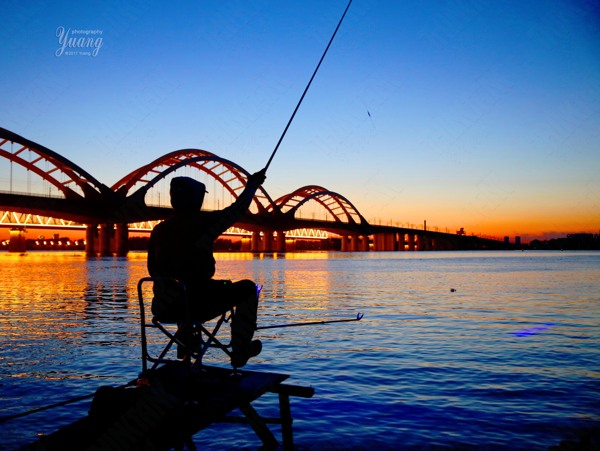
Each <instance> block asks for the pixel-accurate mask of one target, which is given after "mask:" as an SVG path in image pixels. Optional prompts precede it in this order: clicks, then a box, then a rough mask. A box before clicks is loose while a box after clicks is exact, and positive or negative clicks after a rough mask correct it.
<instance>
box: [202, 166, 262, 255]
mask: <svg viewBox="0 0 600 451" xmlns="http://www.w3.org/2000/svg"><path fill="white" fill-rule="evenodd" d="M265 179H266V169H262V170H260V171H258V172H256V173H254V174H252V175H251V176H250V177H248V181H247V182H246V187H245V188H244V191H242V193H241V194H240V195H239V196H238V198H237V199H236V201H235V202H234V203H232V204H231V205H230V206H229V207H227V208H224V209H223V210H221V211H218V212H215V213H214V214H212V215H211V216H210V220H211V223H210V225H209V226H208V229H207V230H208V233H207V235H206V236H204V237H201V238H200V240H198V242H197V243H196V245H197V246H200V247H205V246H206V244H207V241H208V240H210V243H211V244H212V242H214V240H216V239H217V238H218V237H219V236H220V235H221V234H222V233H223V232H225V231H226V230H227V229H228V228H229V227H231V226H232V225H233V224H235V222H236V221H237V220H238V219H239V218H240V216H242V215H243V214H244V213H245V212H246V211H247V210H248V208H249V207H250V204H251V203H252V199H253V198H254V194H255V193H256V190H257V189H258V187H259V186H260V185H262V184H263V183H264V181H265Z"/></svg>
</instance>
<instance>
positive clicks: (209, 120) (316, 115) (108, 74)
mask: <svg viewBox="0 0 600 451" xmlns="http://www.w3.org/2000/svg"><path fill="white" fill-rule="evenodd" d="M595 5H596V3H595V2H592V1H550V0H549V1H543V2H542V1H539V2H537V1H532V2H518V1H502V2H496V1H477V0H473V1H465V2H462V1H443V2H442V1H440V2H433V1H402V2H393V1H371V0H354V1H353V3H352V6H351V8H350V10H349V12H348V15H347V17H346V19H345V21H344V23H343V24H342V27H341V29H340V31H339V32H338V35H337V36H336V39H335V41H334V42H333V44H332V47H331V48H330V50H329V53H328V55H327V56H326V58H325V60H324V62H323V64H322V66H321V68H320V70H319V73H318V74H317V76H316V78H315V80H314V82H313V84H312V86H311V88H310V90H309V92H308V94H307V96H306V98H305V100H304V103H303V104H302V106H301V107H300V110H299V111H298V114H297V116H296V118H295V120H294V122H293V124H292V125H291V127H290V129H289V131H288V133H287V135H286V138H285V139H284V141H283V143H282V145H281V147H280V149H279V151H278V154H277V155H276V157H275V159H274V160H273V163H272V165H271V167H270V169H269V173H268V179H267V182H266V184H265V188H266V189H267V191H268V192H269V193H270V194H271V196H272V197H273V198H277V197H279V196H281V195H284V194H286V193H288V192H291V191H293V190H295V189H296V188H299V187H301V186H304V185H309V184H317V185H321V186H324V187H326V188H328V189H331V190H333V191H336V192H339V193H341V194H343V195H344V196H345V197H347V198H348V199H350V200H351V201H352V202H353V203H354V205H355V206H356V207H357V208H358V209H359V211H360V212H361V213H362V214H363V215H364V216H365V217H366V218H367V219H368V220H369V221H372V222H375V223H386V224H387V223H392V224H400V225H406V224H422V223H423V221H424V220H427V224H428V225H430V226H437V227H439V228H440V230H445V229H446V228H447V229H448V230H450V231H454V230H456V229H458V228H460V227H464V228H465V229H466V231H467V233H476V234H488V235H494V236H504V235H509V236H514V235H521V236H524V237H527V236H542V235H544V234H546V235H551V234H555V233H558V234H561V233H570V232H576V231H589V232H595V233H598V231H599V230H600V175H599V174H600V150H599V149H600V8H599V7H598V6H595ZM345 7H346V1H345V0H344V1H337V0H335V1H334V0H331V1H328V2H320V1H316V0H315V1H313V0H306V1H302V2H300V1H294V2H292V1H267V0H263V1H261V0H257V1H252V2H250V1H194V2H192V1H181V2H155V1H133V2H116V1H102V2H99V1H96V2H61V1H57V2H35V3H33V2H18V1H11V0H9V1H8V3H7V2H5V3H4V8H3V27H2V29H1V30H0V56H1V57H2V61H3V70H2V72H1V73H0V94H1V95H2V104H1V106H0V126H2V127H4V128H7V129H9V130H12V131H14V132H16V133H18V134H20V135H22V136H25V137H26V138H29V139H31V140H33V141H36V142H38V143H40V144H43V145H45V146H46V147H49V148H51V149H52V150H55V151H57V152H59V153H60V154H62V155H64V156H65V157H67V158H69V159H71V160H72V161H74V162H75V163H77V164H78V165H79V166H81V167H83V168H84V169H86V170H87V171H88V172H90V173H92V174H93V175H94V176H95V177H96V178H98V179H100V180H101V181H103V182H104V183H106V184H107V185H111V184H112V183H114V182H116V181H117V180H118V179H120V178H121V177H122V176H123V175H125V174H127V173H129V172H130V171H132V170H134V169H136V168H137V167H139V166H141V165H143V164H146V163H148V162H150V161H152V160H154V159H155V158H157V157H159V156H160V155H163V154H165V153H167V152H170V151H173V150H177V149H182V148H200V149H204V150H208V151H211V152H214V153H216V154H218V155H220V156H222V157H224V158H227V159H230V160H232V161H235V162H236V163H238V164H240V165H242V166H243V167H245V168H246V169H248V170H249V171H251V172H253V171H256V170H258V169H260V168H261V167H263V166H264V164H265V163H266V161H267V160H268V157H269V155H270V153H271V152H272V150H273V148H274V146H275V144H276V143H277V140H278V139H279V136H280V135H281V133H282V131H283V128H284V127H285V125H286V123H287V121H288V119H289V117H290V115H291V113H292V111H293V109H294V107H295V106H296V103H297V101H298V99H299V98H300V95H301V94H302V91H303V90H304V87H305V85H306V83H307V82H308V80H309V78H310V76H311V74H312V72H313V70H314V68H315V66H316V64H317V62H318V61H319V58H320V56H321V54H322V52H323V50H324V49H325V46H326V44H327V42H328V40H329V38H330V36H331V34H332V32H333V30H334V28H335V26H336V24H337V22H338V20H339V18H340V16H341V14H342V12H343V10H344V8H345ZM59 27H64V29H65V30H69V29H70V30H83V31H85V30H88V31H90V30H91V31H93V30H98V31H100V32H101V34H97V35H93V36H96V37H101V38H102V46H101V47H100V48H99V49H98V51H97V55H96V56H87V55H67V54H65V53H63V54H60V55H59V56H57V51H58V50H59V48H60V45H59V38H58V37H57V30H59ZM84 50H90V49H84Z"/></svg>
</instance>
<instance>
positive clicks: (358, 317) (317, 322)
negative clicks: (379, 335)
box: [254, 312, 365, 330]
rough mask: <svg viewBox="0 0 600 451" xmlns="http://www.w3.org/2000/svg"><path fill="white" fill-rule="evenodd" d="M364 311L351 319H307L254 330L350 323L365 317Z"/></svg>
mask: <svg viewBox="0 0 600 451" xmlns="http://www.w3.org/2000/svg"><path fill="white" fill-rule="evenodd" d="M363 316H365V315H364V313H360V312H359V313H358V314H357V315H356V318H350V319H332V320H324V321H307V322H303V323H289V324H274V325H272V326H259V327H257V328H256V329H254V330H263V329H278V328H281V327H297V326H313V325H320V324H331V323H349V322H352V321H360V320H361V319H362V318H363Z"/></svg>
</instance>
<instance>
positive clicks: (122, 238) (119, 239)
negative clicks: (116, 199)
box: [113, 224, 129, 257]
mask: <svg viewBox="0 0 600 451" xmlns="http://www.w3.org/2000/svg"><path fill="white" fill-rule="evenodd" d="M113 251H114V253H115V254H116V255H117V256H118V257H124V256H126V255H127V253H128V252H129V224H117V226H116V230H115V243H114V247H113Z"/></svg>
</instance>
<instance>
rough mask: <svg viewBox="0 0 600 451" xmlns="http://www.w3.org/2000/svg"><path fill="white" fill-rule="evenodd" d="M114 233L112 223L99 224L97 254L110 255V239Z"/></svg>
mask: <svg viewBox="0 0 600 451" xmlns="http://www.w3.org/2000/svg"><path fill="white" fill-rule="evenodd" d="M113 235H114V228H113V225H112V224H100V233H99V238H100V239H99V240H98V244H99V249H98V254H100V256H101V257H108V256H110V255H112V252H111V249H110V241H111V238H112V237H113Z"/></svg>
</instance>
